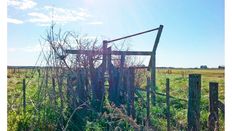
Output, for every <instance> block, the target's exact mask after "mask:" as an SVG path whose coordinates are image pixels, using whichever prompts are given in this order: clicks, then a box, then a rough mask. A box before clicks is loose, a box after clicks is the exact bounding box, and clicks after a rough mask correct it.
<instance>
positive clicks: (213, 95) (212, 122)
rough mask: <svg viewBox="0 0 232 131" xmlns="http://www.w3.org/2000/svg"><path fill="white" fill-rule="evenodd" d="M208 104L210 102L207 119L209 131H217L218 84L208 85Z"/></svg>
mask: <svg viewBox="0 0 232 131" xmlns="http://www.w3.org/2000/svg"><path fill="white" fill-rule="evenodd" d="M209 102H210V108H209V110H210V115H209V118H208V123H209V131H218V129H219V122H218V83H216V82H210V83H209Z"/></svg>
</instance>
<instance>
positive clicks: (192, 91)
mask: <svg viewBox="0 0 232 131" xmlns="http://www.w3.org/2000/svg"><path fill="white" fill-rule="evenodd" d="M200 99H201V75H200V74H189V100H188V130H189V131H200Z"/></svg>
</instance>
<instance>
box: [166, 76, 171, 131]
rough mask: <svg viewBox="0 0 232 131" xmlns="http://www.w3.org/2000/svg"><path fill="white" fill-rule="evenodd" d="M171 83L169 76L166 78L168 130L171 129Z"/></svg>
mask: <svg viewBox="0 0 232 131" xmlns="http://www.w3.org/2000/svg"><path fill="white" fill-rule="evenodd" d="M169 91H170V84H169V78H167V79H166V104H167V114H166V115H167V116H166V117H167V131H170V94H169Z"/></svg>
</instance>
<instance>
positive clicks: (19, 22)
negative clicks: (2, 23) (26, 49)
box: [7, 18, 24, 24]
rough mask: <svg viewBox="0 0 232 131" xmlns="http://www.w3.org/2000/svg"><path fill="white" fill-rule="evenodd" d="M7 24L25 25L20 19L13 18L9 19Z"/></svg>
mask: <svg viewBox="0 0 232 131" xmlns="http://www.w3.org/2000/svg"><path fill="white" fill-rule="evenodd" d="M7 22H8V23H12V24H23V23H24V22H23V21H21V20H18V19H13V18H7Z"/></svg>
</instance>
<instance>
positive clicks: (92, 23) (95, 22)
mask: <svg viewBox="0 0 232 131" xmlns="http://www.w3.org/2000/svg"><path fill="white" fill-rule="evenodd" d="M88 24H90V25H102V24H103V22H102V21H94V22H89V23H88Z"/></svg>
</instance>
